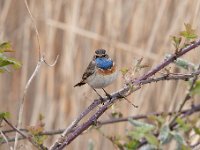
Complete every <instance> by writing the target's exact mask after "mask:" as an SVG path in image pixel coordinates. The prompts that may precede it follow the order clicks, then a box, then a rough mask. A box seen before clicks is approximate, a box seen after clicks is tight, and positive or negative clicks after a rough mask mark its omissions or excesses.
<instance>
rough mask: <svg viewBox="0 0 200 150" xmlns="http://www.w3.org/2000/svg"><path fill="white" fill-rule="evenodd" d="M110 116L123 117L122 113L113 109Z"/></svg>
mask: <svg viewBox="0 0 200 150" xmlns="http://www.w3.org/2000/svg"><path fill="white" fill-rule="evenodd" d="M111 117H112V118H121V117H123V114H122V113H121V112H117V111H115V112H112V113H111Z"/></svg>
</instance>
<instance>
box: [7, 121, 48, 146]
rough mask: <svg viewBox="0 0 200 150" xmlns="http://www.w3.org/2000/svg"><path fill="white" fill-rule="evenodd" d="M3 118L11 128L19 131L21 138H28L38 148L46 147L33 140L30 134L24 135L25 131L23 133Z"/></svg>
mask: <svg viewBox="0 0 200 150" xmlns="http://www.w3.org/2000/svg"><path fill="white" fill-rule="evenodd" d="M3 120H4V121H5V122H6V123H7V124H8V125H9V126H10V127H11V128H12V129H13V130H15V131H16V132H17V133H19V134H20V135H21V136H22V137H23V138H25V139H28V140H29V142H31V143H32V144H33V145H34V146H35V147H37V148H38V149H42V150H44V149H47V148H46V147H44V146H43V145H42V144H41V145H40V144H38V143H36V142H35V141H34V139H33V138H32V137H31V136H28V135H26V134H25V133H23V132H22V131H20V130H18V129H17V128H16V127H15V126H13V125H12V124H11V123H10V122H9V121H8V120H7V119H6V118H3Z"/></svg>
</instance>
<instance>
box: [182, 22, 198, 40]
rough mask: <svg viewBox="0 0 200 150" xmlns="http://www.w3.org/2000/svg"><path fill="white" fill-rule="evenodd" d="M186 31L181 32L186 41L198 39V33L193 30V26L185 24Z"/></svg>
mask: <svg viewBox="0 0 200 150" xmlns="http://www.w3.org/2000/svg"><path fill="white" fill-rule="evenodd" d="M184 25H185V30H184V31H181V32H180V35H181V36H183V37H185V38H186V39H196V38H197V37H198V36H197V35H196V33H195V32H196V31H195V30H194V29H193V28H192V26H191V24H186V23H185V24H184Z"/></svg>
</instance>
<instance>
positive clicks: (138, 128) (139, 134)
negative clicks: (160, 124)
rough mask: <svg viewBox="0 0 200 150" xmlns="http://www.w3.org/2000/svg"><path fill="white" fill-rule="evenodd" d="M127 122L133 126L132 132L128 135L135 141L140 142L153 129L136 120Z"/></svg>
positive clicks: (149, 125)
mask: <svg viewBox="0 0 200 150" xmlns="http://www.w3.org/2000/svg"><path fill="white" fill-rule="evenodd" d="M129 122H130V123H131V124H132V125H134V130H132V131H130V132H129V135H130V136H131V137H132V138H133V139H136V140H141V138H144V137H145V135H146V134H148V133H151V132H152V131H153V130H154V129H155V126H153V125H151V124H148V123H144V122H140V121H137V120H133V119H129Z"/></svg>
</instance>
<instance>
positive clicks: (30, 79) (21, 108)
mask: <svg viewBox="0 0 200 150" xmlns="http://www.w3.org/2000/svg"><path fill="white" fill-rule="evenodd" d="M24 3H25V6H26V9H27V10H28V13H29V15H30V18H31V21H32V23H33V25H34V29H35V32H36V37H37V42H38V53H39V60H38V62H37V65H36V67H35V70H34V71H33V73H32V75H31V77H30V78H29V80H28V82H27V83H26V85H25V89H24V92H23V96H22V99H21V100H20V104H19V113H18V119H17V120H18V122H17V128H21V124H22V114H23V110H24V102H25V97H26V93H27V90H28V88H29V86H30V84H31V82H32V80H33V78H34V77H35V76H36V74H37V72H38V71H39V69H40V67H41V64H42V62H43V61H44V59H43V57H42V56H41V49H40V39H39V33H38V30H37V26H36V24H35V20H34V18H33V16H32V13H31V11H30V9H29V6H28V3H27V0H24ZM17 141H18V133H16V135H15V144H14V150H16V148H17Z"/></svg>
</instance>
